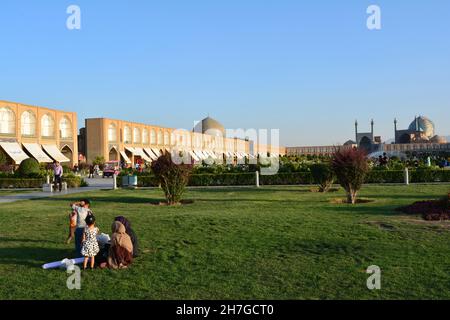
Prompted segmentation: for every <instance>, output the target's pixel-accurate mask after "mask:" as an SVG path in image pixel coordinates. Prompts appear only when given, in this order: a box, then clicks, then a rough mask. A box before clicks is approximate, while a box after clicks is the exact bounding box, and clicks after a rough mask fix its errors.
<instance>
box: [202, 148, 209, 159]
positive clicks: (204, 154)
mask: <svg viewBox="0 0 450 320" xmlns="http://www.w3.org/2000/svg"><path fill="white" fill-rule="evenodd" d="M200 152H201V154H202V155H203V157H204V158H205V159H208V158H210V157H211V156H210V155H209V154H208V152H206V151H204V150H200Z"/></svg>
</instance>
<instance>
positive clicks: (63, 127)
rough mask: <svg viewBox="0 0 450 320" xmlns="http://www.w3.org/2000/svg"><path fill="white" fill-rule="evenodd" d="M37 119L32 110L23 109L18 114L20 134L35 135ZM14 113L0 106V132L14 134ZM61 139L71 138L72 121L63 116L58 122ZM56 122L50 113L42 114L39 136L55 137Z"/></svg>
mask: <svg viewBox="0 0 450 320" xmlns="http://www.w3.org/2000/svg"><path fill="white" fill-rule="evenodd" d="M37 127H38V120H37V117H36V115H35V113H34V112H32V111H24V112H23V113H22V115H21V116H20V131H21V132H20V133H21V135H22V136H36V135H37ZM16 129H17V128H16V114H15V113H14V111H13V110H12V109H11V108H8V107H2V108H0V134H8V135H13V134H16ZM58 130H59V134H60V136H59V137H60V138H61V139H71V138H73V130H72V122H71V121H70V119H69V118H68V117H67V116H63V117H62V118H61V120H60V121H59V124H58ZM55 131H56V123H55V119H54V118H53V116H52V115H51V114H44V115H43V116H42V117H41V119H40V134H41V137H47V138H53V137H55V133H56V132H55Z"/></svg>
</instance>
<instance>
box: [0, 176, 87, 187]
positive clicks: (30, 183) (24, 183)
mask: <svg viewBox="0 0 450 320" xmlns="http://www.w3.org/2000/svg"><path fill="white" fill-rule="evenodd" d="M46 180H47V179H45V178H35V179H29V178H14V177H9V178H0V189H27V188H30V189H38V188H42V185H43V184H44V183H46ZM63 182H66V183H67V187H68V188H79V187H80V186H81V183H82V179H81V178H80V177H65V178H63Z"/></svg>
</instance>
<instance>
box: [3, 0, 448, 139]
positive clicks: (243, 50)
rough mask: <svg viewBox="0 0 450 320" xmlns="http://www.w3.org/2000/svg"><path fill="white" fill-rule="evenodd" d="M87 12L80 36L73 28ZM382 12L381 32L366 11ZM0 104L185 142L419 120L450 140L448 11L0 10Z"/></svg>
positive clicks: (101, 5) (26, 5)
mask: <svg viewBox="0 0 450 320" xmlns="http://www.w3.org/2000/svg"><path fill="white" fill-rule="evenodd" d="M71 4H76V5H79V6H80V8H81V13H82V16H81V19H82V29H81V30H79V31H70V30H68V29H67V28H66V19H67V17H68V15H67V14H66V9H67V7H68V6H69V5H71ZM371 4H377V5H379V6H380V7H381V10H382V30H380V31H369V30H368V29H367V28H366V19H367V16H368V15H367V14H366V9H367V7H368V6H369V5H371ZM0 39H1V42H0V44H1V46H0V48H1V50H0V100H12V101H18V102H23V103H29V104H35V105H43V106H48V107H53V108H59V109H64V110H71V111H77V112H78V117H79V122H80V123H81V122H82V120H83V119H84V118H87V117H102V116H104V117H112V118H120V119H126V120H130V121H137V122H145V123H149V124H156V125H162V126H168V127H174V128H186V129H189V128H191V127H192V126H193V122H194V121H195V120H200V119H201V118H203V117H204V116H206V115H208V114H209V115H210V116H212V117H214V118H216V119H217V120H219V121H221V122H222V123H223V124H224V125H225V127H226V128H267V129H270V128H275V129H280V130H281V131H280V135H281V143H282V144H283V145H290V146H293V145H322V144H336V143H342V142H345V141H346V140H348V139H350V138H353V136H354V134H353V122H354V120H355V119H356V118H357V119H358V120H359V122H360V129H361V131H363V130H365V129H367V130H369V127H370V126H369V122H370V119H371V118H374V119H375V122H376V124H375V126H376V127H375V128H376V134H378V135H381V136H382V137H383V138H384V139H389V138H392V136H393V124H392V122H393V118H394V117H397V118H398V119H399V127H400V128H403V127H405V128H406V127H407V126H408V124H409V123H410V122H411V121H412V120H413V118H414V116H415V115H416V114H423V115H426V116H428V117H429V118H431V119H432V120H434V122H435V124H436V127H437V131H438V133H439V134H444V135H447V134H450V127H449V122H450V1H448V0H430V1H424V0H420V1H419V0H415V1H406V0H396V1H379V0H373V1H364V0H346V1H335V0H326V1H325V0H315V1H308V2H306V1H300V0H276V1H275V0H267V1H256V0H239V1H238V0H227V1H223V0H214V1H213V0H209V1H206V0H191V1H181V0H178V1H174V0H164V1H150V0H142V1H141V0H134V1H114V0H111V1H104V0H95V1H93V0H89V1H87V0H73V1H63V0H58V1H55V0H40V1H31V0H29V1H22V0H14V1H13V0H2V1H1V3H0Z"/></svg>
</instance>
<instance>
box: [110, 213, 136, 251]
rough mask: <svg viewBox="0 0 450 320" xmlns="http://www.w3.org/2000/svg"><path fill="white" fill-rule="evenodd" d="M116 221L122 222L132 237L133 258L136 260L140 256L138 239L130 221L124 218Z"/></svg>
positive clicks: (117, 218) (121, 217)
mask: <svg viewBox="0 0 450 320" xmlns="http://www.w3.org/2000/svg"><path fill="white" fill-rule="evenodd" d="M114 221H117V222H120V223H121V224H123V225H124V226H125V229H126V233H127V234H128V235H129V236H130V238H131V242H132V243H133V257H134V258H136V257H137V256H138V255H139V246H138V238H137V236H136V233H134V230H133V229H132V228H131V223H130V221H129V220H128V219H127V218H125V217H123V216H119V217H116V218H115V219H114Z"/></svg>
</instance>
